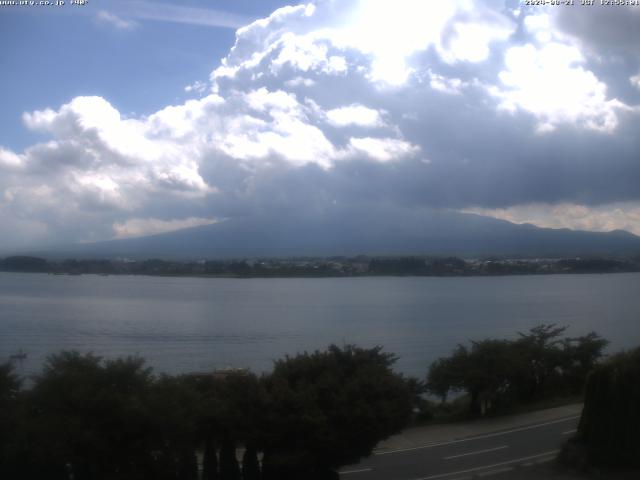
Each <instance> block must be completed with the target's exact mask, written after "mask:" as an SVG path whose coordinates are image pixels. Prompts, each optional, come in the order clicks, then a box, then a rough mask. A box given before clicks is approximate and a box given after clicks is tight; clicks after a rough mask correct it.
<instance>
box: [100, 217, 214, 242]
mask: <svg viewBox="0 0 640 480" xmlns="http://www.w3.org/2000/svg"><path fill="white" fill-rule="evenodd" d="M218 222H219V220H218V219H215V218H199V217H188V218H182V219H173V220H161V219H158V218H131V219H129V220H127V221H126V222H116V223H114V224H113V231H114V233H115V238H132V237H142V236H145V235H157V234H159V233H167V232H173V231H175V230H180V229H182V228H192V227H201V226H203V225H213V224H214V223H218Z"/></svg>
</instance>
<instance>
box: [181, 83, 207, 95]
mask: <svg viewBox="0 0 640 480" xmlns="http://www.w3.org/2000/svg"><path fill="white" fill-rule="evenodd" d="M206 89H207V84H206V83H205V82H201V81H200V80H196V81H195V82H193V83H192V84H190V85H187V86H186V87H184V91H185V92H187V93H191V92H196V93H204V91H205V90H206Z"/></svg>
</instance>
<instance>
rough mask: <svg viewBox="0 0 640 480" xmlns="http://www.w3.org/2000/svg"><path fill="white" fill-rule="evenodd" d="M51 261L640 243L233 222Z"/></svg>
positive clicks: (463, 252)
mask: <svg viewBox="0 0 640 480" xmlns="http://www.w3.org/2000/svg"><path fill="white" fill-rule="evenodd" d="M30 253H37V254H40V255H47V256H57V257H62V256H67V257H104V258H116V257H129V258H173V259H196V258H211V259H213V258H255V257H293V256H333V255H358V254H366V255H460V256H467V257H468V256H486V255H511V256H575V255H637V254H640V237H638V236H636V235H633V234H631V233H629V232H626V231H622V230H617V231H612V232H607V233H599V232H587V231H576V230H569V229H549V228H539V227H536V226H534V225H531V224H522V225H519V224H514V223H510V222H508V221H505V220H498V219H495V218H490V217H483V216H479V215H475V214H466V213H459V212H451V211H436V210H427V211H419V212H412V213H411V214H409V215H397V216H393V215H387V216H384V217H381V216H379V215H378V214H377V213H375V212H372V213H368V212H361V213H360V214H359V215H353V214H342V213H336V214H326V215H309V216H298V217H289V216H286V215H283V216H282V217H279V218H276V219H274V218H255V217H250V218H245V219H232V220H227V221H223V222H220V223H216V224H213V225H206V226H200V227H194V228H188V229H183V230H177V231H173V232H169V233H164V234H159V235H153V236H146V237H138V238H128V239H120V240H111V241H105V242H98V243H91V244H77V245H73V246H66V247H60V248H55V249H50V250H49V249H47V250H46V251H39V252H30Z"/></svg>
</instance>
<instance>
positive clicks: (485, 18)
mask: <svg viewBox="0 0 640 480" xmlns="http://www.w3.org/2000/svg"><path fill="white" fill-rule="evenodd" d="M145 8H146V7H145ZM559 10H562V9H542V10H540V9H535V10H534V9H531V10H529V11H527V10H525V9H521V10H520V11H519V12H517V14H514V13H513V12H512V11H509V10H506V9H502V8H498V7H497V6H496V5H495V4H494V3H492V2H484V1H475V2H474V1H471V0H456V1H451V2H435V3H433V2H424V1H422V0H402V1H396V2H391V1H389V2H385V1H382V0H381V1H375V2H373V1H368V0H348V1H344V2H340V3H338V2H333V1H330V0H318V1H317V2H311V3H308V4H302V5H298V6H290V7H284V8H281V9H279V10H276V11H275V12H273V13H272V14H271V15H270V16H269V17H267V18H263V19H260V20H257V21H255V22H253V23H248V24H246V25H244V26H242V27H241V28H238V30H237V31H236V38H235V44H234V46H233V47H232V48H231V49H230V51H229V53H228V54H227V55H226V56H225V58H223V59H222V60H221V62H220V63H219V64H217V65H215V64H213V65H211V67H210V68H211V74H210V77H209V82H208V83H205V82H194V83H193V84H192V85H189V86H187V87H185V91H186V92H187V93H198V94H199V95H198V98H191V99H189V100H187V101H185V102H183V103H179V104H175V105H167V106H166V107H164V108H162V109H160V110H158V111H157V112H155V113H152V114H150V115H146V116H127V115H124V114H122V113H121V112H120V111H119V110H118V109H116V108H115V107H114V106H113V104H112V103H111V102H110V101H109V99H105V98H102V97H97V96H86V97H76V98H73V99H70V100H69V101H68V102H67V103H65V104H64V105H62V106H58V107H55V108H53V107H49V108H46V106H43V108H41V109H38V110H35V111H31V112H25V114H24V115H23V123H24V125H25V126H26V128H29V129H31V130H34V131H38V132H40V133H41V134H42V135H44V136H45V137H46V139H44V140H43V141H42V142H40V143H37V144H34V145H31V146H29V147H28V148H26V149H24V150H23V151H13V150H11V149H9V148H6V147H2V148H1V149H0V173H1V175H0V198H2V203H0V218H4V219H6V221H7V222H9V223H12V224H13V223H16V224H17V223H18V221H19V220H20V219H28V221H29V222H31V223H29V224H25V223H23V224H22V225H23V226H24V228H25V231H31V232H33V235H32V236H31V238H33V239H41V238H42V235H43V232H47V235H49V236H50V237H51V238H56V240H59V239H65V240H84V241H86V240H100V239H106V238H114V237H124V236H132V235H143V234H147V233H158V232H161V231H168V230H170V229H174V228H182V227H185V226H195V225H200V224H204V223H199V222H205V221H207V222H209V221H212V220H211V219H216V218H233V217H237V216H244V217H247V216H251V215H255V216H260V218H262V219H265V218H272V217H279V218H281V217H282V216H285V217H286V216H287V215H289V214H290V213H292V212H294V211H295V213H297V214H298V215H303V214H304V212H307V213H309V214H317V215H321V214H324V213H323V212H327V211H332V212H335V211H336V209H338V208H343V209H344V211H356V210H357V209H353V210H350V209H349V207H350V206H354V205H357V206H358V208H360V209H361V208H367V207H366V206H370V208H371V209H374V208H377V207H376V206H379V205H385V206H393V209H395V210H394V211H398V210H399V209H406V210H407V211H409V210H411V209H420V208H426V207H444V208H452V209H456V210H464V209H475V210H474V211H476V212H481V213H485V214H487V215H491V216H500V215H502V217H500V218H507V217H508V219H511V220H513V221H517V222H520V221H532V222H534V223H535V222H537V223H538V224H540V225H544V226H550V225H554V226H560V225H564V226H581V227H582V228H589V229H602V228H608V227H609V226H612V225H614V224H615V225H623V227H620V228H628V229H630V230H633V231H637V225H635V224H634V222H635V221H637V218H636V217H635V216H634V215H635V213H634V212H635V210H634V209H633V208H632V207H628V206H627V205H632V204H634V203H633V202H637V201H640V189H639V188H638V185H640V182H639V181H638V180H639V179H640V165H639V164H638V162H637V152H638V151H639V148H640V144H639V142H640V140H639V139H640V135H638V133H639V132H638V122H637V116H638V113H639V111H638V108H637V107H636V106H635V104H634V103H633V101H632V99H631V98H632V97H630V96H627V97H625V98H622V97H620V98H619V97H618V96H616V95H617V94H616V95H614V94H613V92H617V91H618V90H616V88H618V87H616V86H615V85H613V83H612V80H611V79H612V78H616V79H622V82H621V83H624V84H625V85H626V87H627V88H629V89H630V90H632V88H631V84H634V82H635V81H634V80H633V79H634V78H635V77H634V75H637V72H638V71H640V65H638V64H632V63H630V65H631V66H630V67H628V68H626V67H625V68H626V70H624V71H623V70H620V69H618V70H615V69H609V68H604V67H603V65H605V67H606V66H607V65H608V63H606V62H605V63H602V61H601V59H602V58H603V56H605V55H606V53H607V52H609V51H613V50H611V49H612V48H613V47H611V45H610V42H608V40H606V38H608V37H606V36H603V37H602V38H604V39H605V40H602V41H601V42H599V43H597V42H596V43H593V42H591V43H588V42H587V41H586V40H585V39H584V38H583V37H581V33H580V32H581V30H580V31H577V30H576V29H573V28H570V27H569V26H567V25H565V22H564V21H563V17H562V16H561V15H560V14H559V13H556V12H558V11H559ZM584 10H585V11H586V10H591V9H584ZM183 13H184V12H183ZM191 13H193V12H191ZM149 15H151V14H149ZM135 18H138V17H135ZM592 20H593V19H591V18H590V21H592ZM615 51H616V52H618V50H615ZM594 52H597V53H594ZM629 58H630V57H629ZM614 87H615V88H614ZM530 204H535V205H547V206H548V207H544V208H543V207H536V209H537V210H536V212H538V211H540V212H543V213H540V214H539V215H538V214H536V215H533V214H532V213H531V211H532V210H530V209H527V208H523V207H521V206H522V205H530ZM619 205H625V206H624V207H620V206H619ZM556 206H557V208H558V209H557V210H554V208H556ZM579 208H586V209H588V211H589V214H588V215H585V218H590V219H591V220H589V221H586V220H585V221H578V220H577V218H578V217H577V216H576V215H577V214H576V212H578V211H579ZM634 208H635V207H634ZM391 209H392V208H391V207H389V208H388V209H387V210H385V211H391ZM607 212H609V213H610V214H611V216H610V218H611V219H613V220H611V222H613V223H609V224H607V223H606V222H605V218H606V217H607ZM619 212H622V213H619ZM552 218H553V219H555V220H554V222H556V223H553V222H552V221H551V220H550V219H552ZM598 219H599V220H598ZM380 221H384V219H383V218H382V217H381V219H380ZM616 228H618V227H616ZM29 229H31V230H29Z"/></svg>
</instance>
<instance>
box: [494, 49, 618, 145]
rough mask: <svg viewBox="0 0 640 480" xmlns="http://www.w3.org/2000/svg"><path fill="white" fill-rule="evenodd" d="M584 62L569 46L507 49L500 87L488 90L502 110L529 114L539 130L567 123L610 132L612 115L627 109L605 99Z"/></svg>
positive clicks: (615, 122)
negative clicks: (495, 97) (499, 101)
mask: <svg viewBox="0 0 640 480" xmlns="http://www.w3.org/2000/svg"><path fill="white" fill-rule="evenodd" d="M583 63H584V57H583V55H582V53H581V52H580V50H579V49H578V48H577V47H575V46H572V45H567V44H563V43H557V42H551V43H546V44H545V45H543V46H541V47H536V46H534V45H533V44H531V43H528V44H526V45H522V46H517V47H511V48H510V49H509V50H507V52H506V55H505V70H503V71H502V72H500V75H499V76H500V80H501V83H502V87H496V88H495V89H494V90H493V91H492V92H493V94H494V95H496V96H497V97H498V98H500V99H501V104H500V106H501V108H503V109H506V110H508V111H511V112H515V111H517V110H518V109H522V110H524V111H526V112H529V113H531V114H533V115H534V116H535V117H536V118H537V119H538V129H539V131H542V132H545V131H551V130H554V129H555V128H556V127H557V126H558V125H561V124H566V123H568V124H572V125H576V126H580V127H584V128H588V129H592V130H600V131H603V132H609V133H610V132H612V131H613V130H614V129H615V128H616V126H617V125H618V115H617V112H618V111H619V110H624V109H628V107H627V106H626V105H624V104H623V103H622V102H620V101H619V100H617V99H609V98H607V86H606V84H604V83H603V82H602V81H600V80H598V78H597V77H596V76H595V75H594V74H593V72H591V71H589V70H587V69H585V68H584V67H583V66H582V64H583Z"/></svg>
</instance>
